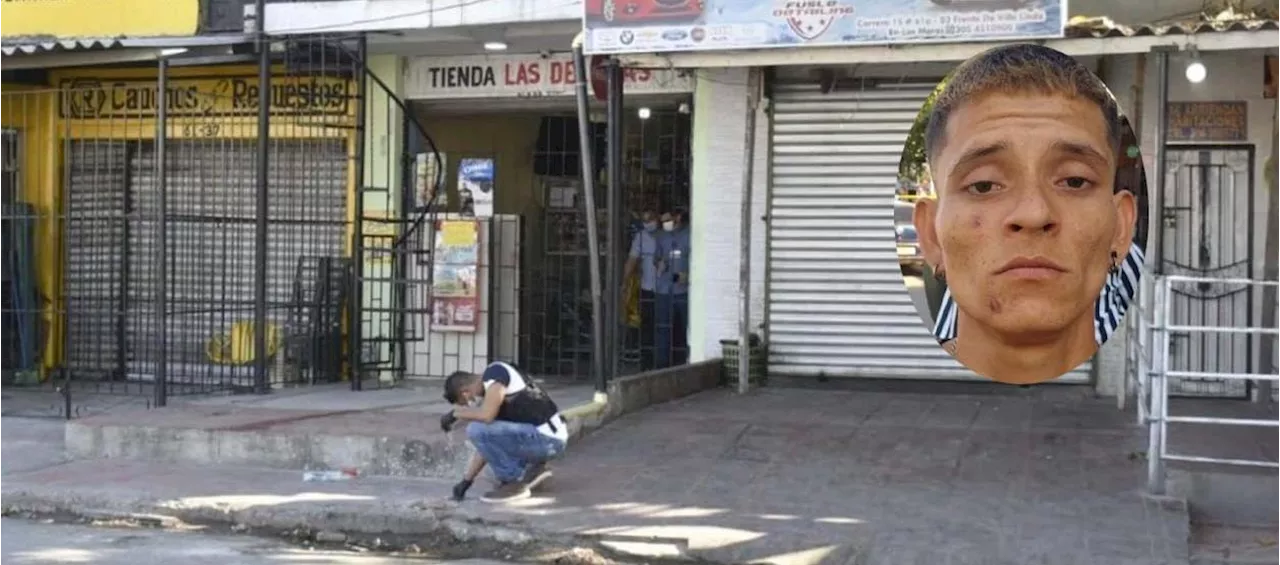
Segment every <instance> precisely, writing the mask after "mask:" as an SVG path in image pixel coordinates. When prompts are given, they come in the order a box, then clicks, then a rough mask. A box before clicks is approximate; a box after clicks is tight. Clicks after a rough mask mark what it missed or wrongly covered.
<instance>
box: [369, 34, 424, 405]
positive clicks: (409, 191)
mask: <svg viewBox="0 0 1280 565" xmlns="http://www.w3.org/2000/svg"><path fill="white" fill-rule="evenodd" d="M367 47H368V45H367V42H366V38H365V36H363V35H361V36H360V40H359V45H358V46H357V56H358V57H359V58H360V60H359V61H357V62H356V65H357V67H358V69H359V70H357V71H356V76H357V78H356V140H355V144H356V148H355V153H356V162H355V169H356V170H355V182H356V201H355V202H354V203H353V206H354V207H355V221H354V222H352V223H353V225H352V228H351V291H350V296H351V302H350V303H349V306H347V316H348V320H347V340H348V342H347V378H348V380H350V381H351V390H360V389H361V388H363V387H364V375H363V373H362V371H361V366H360V364H361V361H362V359H363V358H364V351H363V349H364V347H363V345H364V319H363V318H364V317H363V316H362V314H361V313H362V311H363V309H364V180H365V179H364V160H365V156H364V152H365V136H366V135H368V124H366V123H365V122H366V121H368V114H367V111H368V109H367V108H366V104H367V102H366V98H367V97H368V96H369V79H368V74H369V73H368V70H367V69H366V68H365V66H364V65H365V57H366V53H367V51H366V49H367ZM402 119H403V120H404V121H405V122H406V123H407V122H408V120H409V116H402ZM406 131H411V130H408V128H406ZM414 133H415V134H416V133H417V132H416V131H415V132H414ZM414 139H417V135H414ZM433 180H434V179H433ZM402 193H403V194H413V191H412V190H407V191H403V192H402ZM428 204H429V203H428ZM420 229H435V227H434V226H431V225H427V226H423V227H422V228H420ZM428 251H430V250H428ZM393 259H394V256H393ZM408 259H409V257H408V256H406V257H405V260H408ZM400 329H401V330H402V331H403V330H404V325H403V324H402V325H401V326H400ZM401 349H403V347H402V348H401ZM401 366H402V367H403V366H404V365H401Z"/></svg>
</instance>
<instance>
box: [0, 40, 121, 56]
mask: <svg viewBox="0 0 1280 565" xmlns="http://www.w3.org/2000/svg"><path fill="white" fill-rule="evenodd" d="M119 45H120V40H119V39H116V38H113V37H93V38H81V39H54V38H36V37H31V38H10V37H6V38H4V40H3V41H2V42H0V52H2V53H4V54H5V55H31V54H35V53H56V52H64V51H88V50H100V49H110V48H112V47H116V46H119Z"/></svg>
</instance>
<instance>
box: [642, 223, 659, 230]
mask: <svg viewBox="0 0 1280 565" xmlns="http://www.w3.org/2000/svg"><path fill="white" fill-rule="evenodd" d="M656 229H658V224H657V222H645V223H644V231H653V230H656Z"/></svg>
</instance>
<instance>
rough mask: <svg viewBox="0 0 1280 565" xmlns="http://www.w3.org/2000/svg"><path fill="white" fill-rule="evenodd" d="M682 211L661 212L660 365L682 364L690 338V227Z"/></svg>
mask: <svg viewBox="0 0 1280 565" xmlns="http://www.w3.org/2000/svg"><path fill="white" fill-rule="evenodd" d="M684 218H685V215H684V211H683V210H681V209H676V210H673V211H671V212H668V213H665V214H663V215H662V232H663V236H664V237H662V238H660V239H659V242H660V243H661V246H662V247H661V252H662V265H663V267H664V269H663V270H662V272H661V275H660V276H661V278H662V279H663V280H662V281H660V283H659V284H658V285H657V287H656V298H657V304H656V309H655V315H656V318H657V321H656V323H655V330H656V336H655V339H654V341H655V344H656V347H657V351H656V354H655V357H656V359H655V360H656V361H657V364H658V367H659V368H665V367H670V366H671V365H672V364H676V365H679V364H683V363H684V362H685V360H686V359H688V350H689V339H688V333H687V332H688V329H687V328H688V326H689V229H688V227H687V226H686V225H685V222H684Z"/></svg>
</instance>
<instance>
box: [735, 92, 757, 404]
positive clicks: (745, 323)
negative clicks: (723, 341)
mask: <svg viewBox="0 0 1280 565" xmlns="http://www.w3.org/2000/svg"><path fill="white" fill-rule="evenodd" d="M756 79H757V74H756V70H755V69H748V70H747V124H746V129H747V131H746V135H744V136H743V137H744V138H745V139H744V141H743V147H742V155H743V158H744V159H745V160H746V164H745V165H744V166H743V167H742V169H743V171H742V209H741V210H740V212H739V216H740V217H741V222H742V225H741V226H739V233H738V244H739V245H740V247H739V250H738V257H739V263H738V393H739V394H746V393H747V391H748V390H750V388H751V200H752V190H751V188H752V187H751V181H752V170H753V167H752V165H754V163H753V161H755V148H756V109H757V108H758V106H759V104H760V97H759V92H760V91H759V84H758V83H757V80H756Z"/></svg>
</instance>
